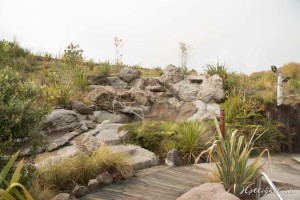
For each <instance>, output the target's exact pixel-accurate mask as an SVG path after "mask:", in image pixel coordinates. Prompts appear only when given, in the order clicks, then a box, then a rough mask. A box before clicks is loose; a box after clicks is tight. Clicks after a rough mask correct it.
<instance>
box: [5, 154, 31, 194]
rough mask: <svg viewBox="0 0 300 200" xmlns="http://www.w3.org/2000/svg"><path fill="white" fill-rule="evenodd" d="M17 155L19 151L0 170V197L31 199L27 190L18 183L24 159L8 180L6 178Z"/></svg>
mask: <svg viewBox="0 0 300 200" xmlns="http://www.w3.org/2000/svg"><path fill="white" fill-rule="evenodd" d="M18 155H19V152H17V153H16V154H14V155H13V156H12V157H11V159H10V160H9V161H8V163H7V164H6V165H5V166H4V168H3V169H2V171H1V172H0V199H7V200H16V199H26V200H33V198H32V196H31V195H30V193H29V192H28V190H27V189H26V188H25V187H24V185H22V184H21V183H19V180H20V177H21V170H22V167H23V165H24V159H22V160H21V161H20V162H19V163H18V165H17V167H16V169H15V171H14V173H13V175H12V177H11V179H10V180H8V175H9V173H10V171H11V170H12V168H13V166H14V163H15V161H16V159H17V157H18Z"/></svg>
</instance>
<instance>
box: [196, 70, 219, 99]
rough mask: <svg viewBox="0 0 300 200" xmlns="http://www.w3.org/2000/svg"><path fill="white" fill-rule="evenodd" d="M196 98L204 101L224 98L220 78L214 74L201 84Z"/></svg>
mask: <svg viewBox="0 0 300 200" xmlns="http://www.w3.org/2000/svg"><path fill="white" fill-rule="evenodd" d="M197 98H198V99H199V100H202V101H203V102H205V103H219V102H221V101H222V100H224V98H225V93H224V90H223V80H222V78H221V77H220V76H219V75H217V74H215V75H213V76H212V77H209V78H208V79H207V81H204V82H203V83H202V84H201V87H200V89H199V92H198V94H197Z"/></svg>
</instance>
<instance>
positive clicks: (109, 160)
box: [39, 146, 133, 190]
mask: <svg viewBox="0 0 300 200" xmlns="http://www.w3.org/2000/svg"><path fill="white" fill-rule="evenodd" d="M127 158H128V155H127V154H125V153H114V152H112V151H111V150H110V149H109V147H107V146H102V147H100V148H99V149H98V150H97V151H96V152H94V153H93V154H92V155H90V156H88V155H86V154H83V153H80V154H79V155H77V156H75V157H72V158H67V159H64V160H61V161H59V162H56V163H54V164H48V165H44V166H42V167H41V168H40V169H39V177H40V182H41V184H42V185H43V186H45V187H53V188H55V189H59V190H63V189H69V188H71V187H72V186H73V185H74V183H78V184H87V183H88V181H89V180H90V179H93V178H95V177H96V176H97V175H99V174H101V173H103V172H109V173H111V174H117V176H118V178H120V179H121V178H124V179H125V178H130V177H131V176H132V175H133V167H132V166H131V165H130V164H129V163H128V162H127Z"/></svg>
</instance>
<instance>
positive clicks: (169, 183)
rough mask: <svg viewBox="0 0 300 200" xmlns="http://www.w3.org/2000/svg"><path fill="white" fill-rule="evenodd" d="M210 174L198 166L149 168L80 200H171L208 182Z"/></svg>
mask: <svg viewBox="0 0 300 200" xmlns="http://www.w3.org/2000/svg"><path fill="white" fill-rule="evenodd" d="M209 172H210V171H209V170H208V169H205V168H202V167H200V166H199V165H194V166H192V165H190V166H182V167H175V168H168V167H165V166H157V167H152V168H149V169H145V170H141V171H139V172H137V174H136V176H135V177H134V178H132V179H130V180H125V181H121V182H119V183H114V184H111V185H108V186H105V187H103V188H101V189H99V190H97V191H94V192H93V193H91V194H88V195H86V196H84V197H82V198H80V200H96V199H97V200H98V199H111V200H113V199H114V200H137V199H143V200H150V199H155V200H164V199H166V200H167V199H170V200H174V199H176V198H178V197H179V196H181V195H182V194H183V193H185V192H187V191H188V190H190V189H191V188H193V187H195V186H199V185H200V184H202V183H204V182H207V177H208V174H209Z"/></svg>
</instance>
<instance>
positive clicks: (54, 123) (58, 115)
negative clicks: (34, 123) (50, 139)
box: [42, 109, 80, 134]
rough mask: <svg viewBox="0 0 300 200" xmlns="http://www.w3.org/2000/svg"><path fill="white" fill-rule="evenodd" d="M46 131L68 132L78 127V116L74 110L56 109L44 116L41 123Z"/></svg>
mask: <svg viewBox="0 0 300 200" xmlns="http://www.w3.org/2000/svg"><path fill="white" fill-rule="evenodd" d="M42 127H43V130H44V131H45V132H46V133H48V134H49V133H55V132H62V131H65V132H68V131H72V130H74V129H75V128H78V127H80V120H79V116H78V115H77V113H76V112H75V111H72V110H64V109H56V110H54V111H53V112H52V113H50V114H49V115H48V116H47V117H46V121H45V122H44V123H43V125H42Z"/></svg>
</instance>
